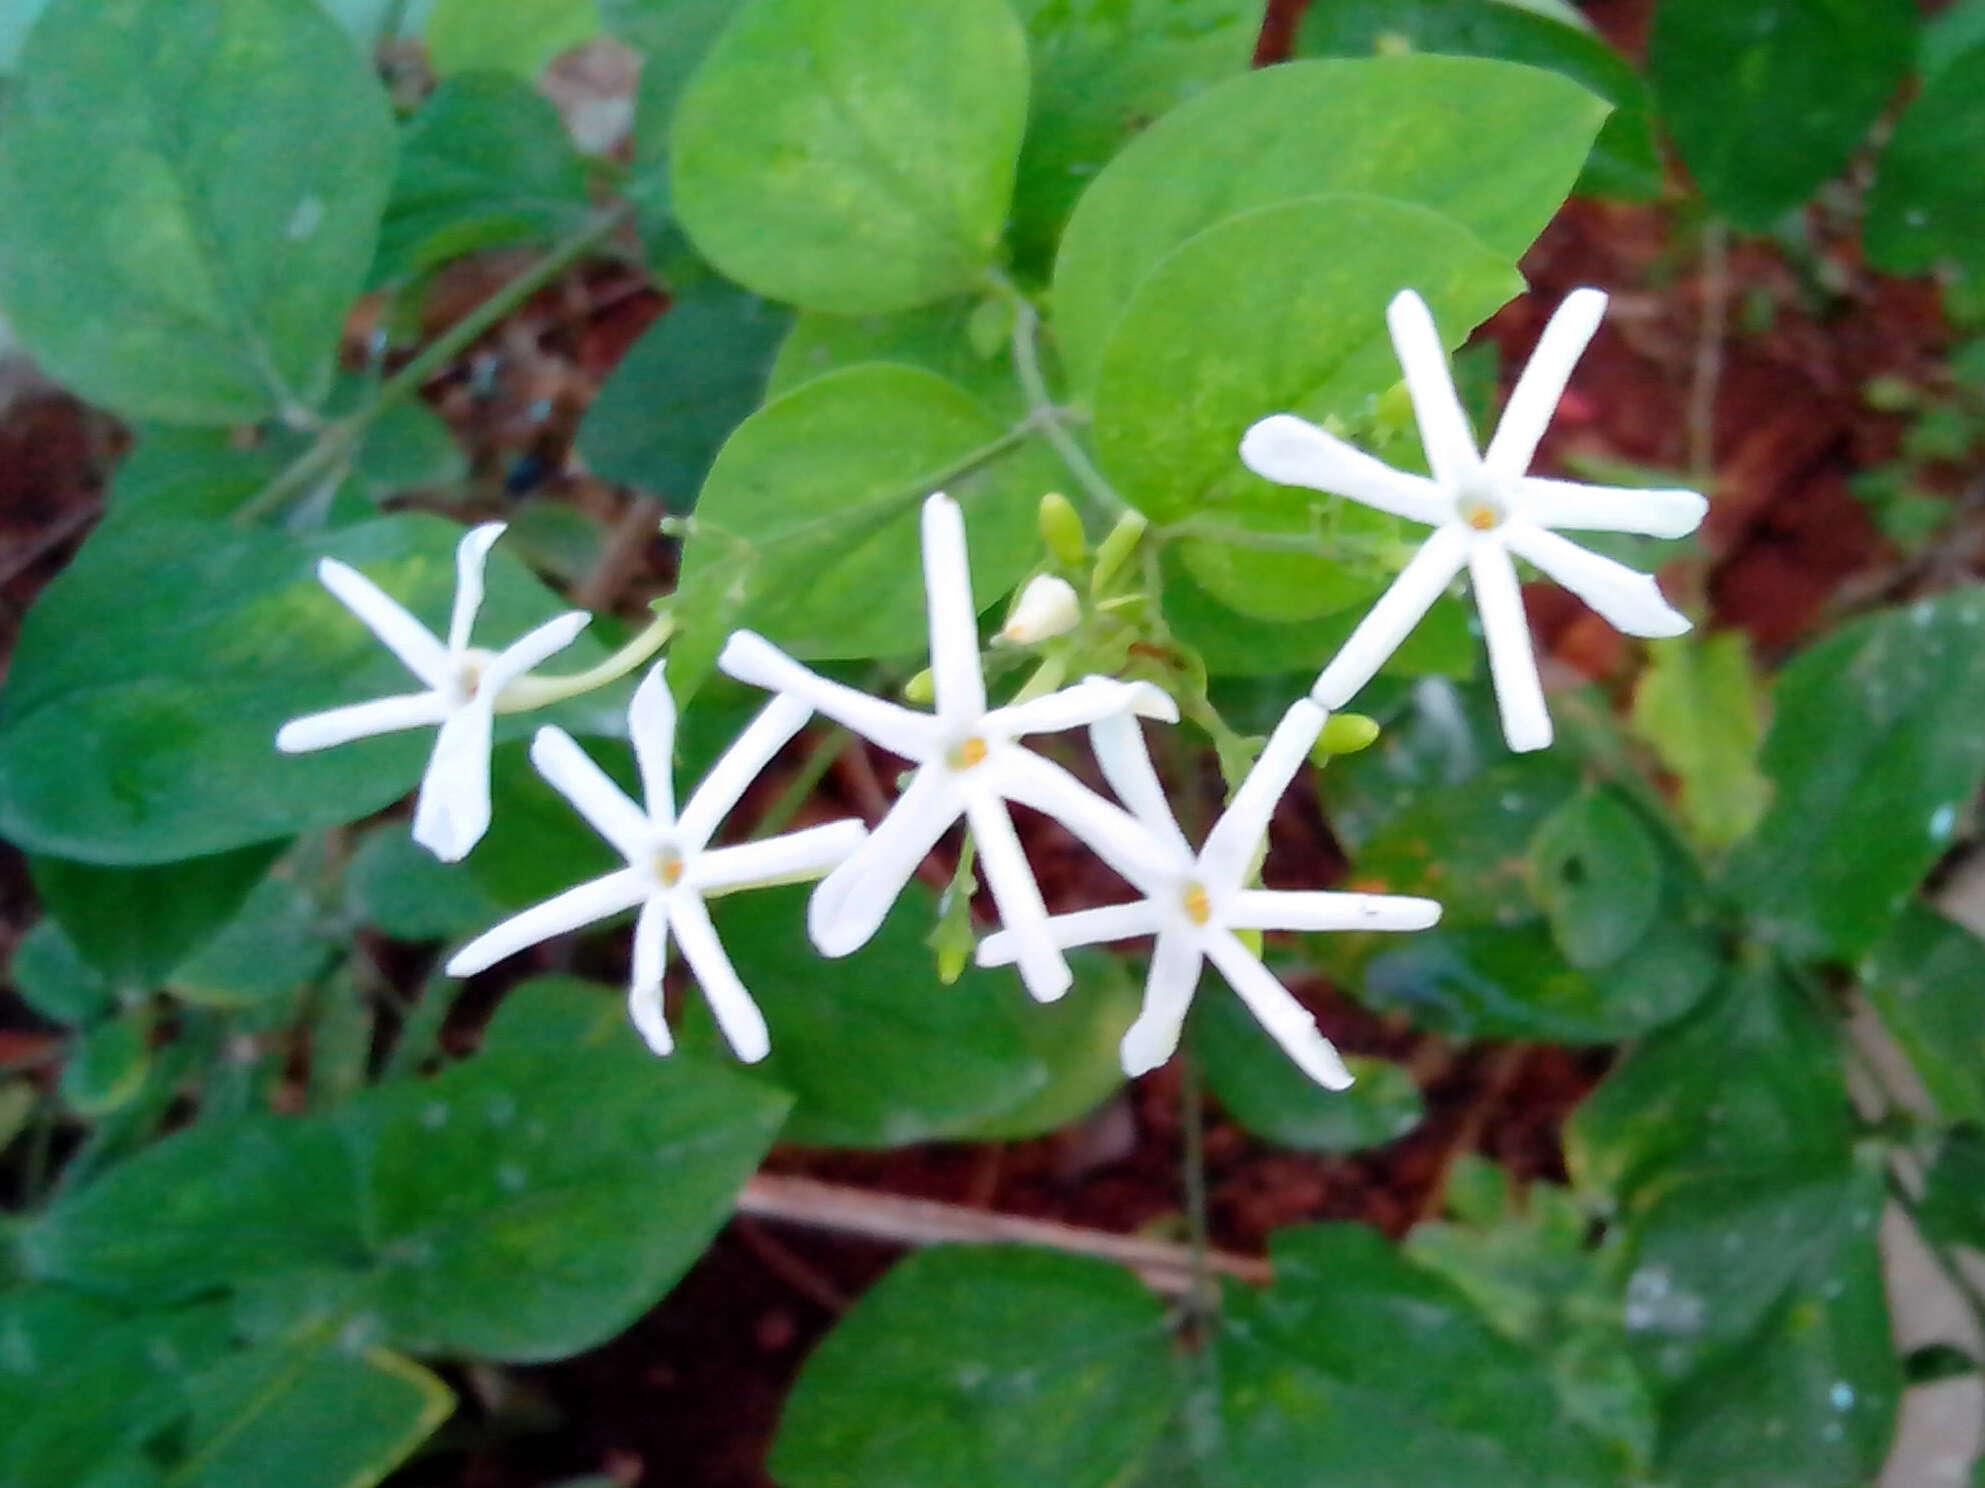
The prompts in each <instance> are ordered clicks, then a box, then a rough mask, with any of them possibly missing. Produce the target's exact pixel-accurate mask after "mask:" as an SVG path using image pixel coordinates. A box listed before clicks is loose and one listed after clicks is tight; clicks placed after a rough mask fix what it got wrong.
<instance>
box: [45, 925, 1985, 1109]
mask: <svg viewBox="0 0 1985 1488" xmlns="http://www.w3.org/2000/svg"><path fill="white" fill-rule="evenodd" d="M17 974H18V973H17ZM1860 982H1861V988H1862V990H1863V991H1864V992H1865V993H1866V994H1867V998H1868V1001H1869V1002H1870V1003H1871V1004H1872V1005H1873V1006H1874V1009H1875V1012H1876V1013H1877V1014H1878V1015H1879V1016H1880V1018H1881V1020H1882V1026H1883V1027H1884V1028H1886V1029H1887V1030H1888V1033H1889V1037H1890V1038H1892V1039H1894V1040H1895V1041H1896V1044H1897V1045H1898V1046H1899V1047H1900V1048H1901V1049H1902V1052H1903V1054H1904V1055H1905V1056H1906V1057H1907V1058H1908V1060H1909V1063H1910V1066H1911V1067H1912V1068H1913V1069H1914V1070H1915V1071H1916V1076H1917V1078H1918V1079H1920V1080H1921V1081H1922V1082H1923V1087H1924V1089H1925V1090H1927V1091H1928V1092H1929V1095H1930V1099H1931V1100H1932V1101H1933V1102H1935V1104H1936V1107H1937V1109H1938V1111H1939V1112H1941V1113H1942V1115H1943V1117H1944V1119H1945V1120H1947V1121H1976V1122H1981V1123H1985V942H1981V941H1980V940H1979V939H1978V937H1977V936H1976V935H1974V934H1972V933H1971V932H1970V931H1969V930H1967V929H1965V928H1964V927H1963V926H1962V925H1958V924H1955V923H1953V922H1952V921H1950V920H1947V919H1945V918H1944V917H1943V916H1942V915H1940V914H1938V913H1937V912H1936V911H1935V910H1933V909H1931V908H1930V907H1929V906H1928V905H1925V904H1920V903H1919V904H1912V905H1910V906H1909V907H1908V908H1906V909H1905V910H1903V912H1902V913H1901V914H1900V915H1899V916H1898V917H1897V918H1896V922H1895V925H1894V926H1893V928H1892V929H1891V930H1890V931H1889V934H1888V936H1887V938H1886V939H1884V940H1883V941H1882V943H1881V944H1880V945H1878V946H1876V947H1875V949H1874V950H1873V951H1872V952H1870V953H1869V954H1868V956H1867V957H1866V958H1865V959H1864V960H1863V961H1862V963H1861V968H1860Z"/></svg>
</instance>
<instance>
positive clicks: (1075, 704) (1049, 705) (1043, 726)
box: [986, 677, 1179, 739]
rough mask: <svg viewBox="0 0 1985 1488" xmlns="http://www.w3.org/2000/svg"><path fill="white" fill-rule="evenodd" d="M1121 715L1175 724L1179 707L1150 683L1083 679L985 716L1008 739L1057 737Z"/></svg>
mask: <svg viewBox="0 0 1985 1488" xmlns="http://www.w3.org/2000/svg"><path fill="white" fill-rule="evenodd" d="M1119 713H1134V714H1137V715H1139V716H1141V717H1144V718H1160V719H1163V720H1165V721H1166V722H1167V723H1176V722H1177V721H1178V716H1179V708H1178V704H1177V703H1176V702H1174V701H1173V700H1172V696H1171V694H1170V693H1168V692H1166V691H1165V690H1164V689H1163V688H1162V687H1158V686H1155V685H1153V684H1152V683H1149V682H1122V681H1119V680H1118V679H1117V678H1115V677H1084V678H1083V679H1082V680H1081V681H1080V682H1077V683H1075V684H1074V685H1073V686H1071V687H1064V688H1062V689H1061V691H1059V692H1051V693H1049V694H1048V695H1047V696H1046V697H1037V698H1030V699H1029V700H1028V701H1026V702H1024V703H1014V704H1013V705H1011V706H1010V707H1005V708H995V709H994V710H993V711H992V712H990V713H988V714H987V715H986V727H987V728H988V729H989V730H991V731H993V732H995V733H999V734H1004V735H1005V736H1006V737H1007V738H1009V739H1017V738H1020V737H1021V736H1023V735H1026V734H1056V733H1060V732H1061V731H1062V730H1063V729H1072V728H1081V727H1083V726H1084V725H1086V724H1091V723H1095V722H1096V721H1097V720H1098V719H1103V718H1111V717H1114V716H1116V715H1117V714H1119Z"/></svg>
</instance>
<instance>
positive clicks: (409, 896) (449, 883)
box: [345, 825, 503, 940]
mask: <svg viewBox="0 0 1985 1488" xmlns="http://www.w3.org/2000/svg"><path fill="white" fill-rule="evenodd" d="M345 893H346V899H347V902H348V904H349V906H350V909H351V913H352V914H353V915H354V916H355V917H357V918H358V919H361V920H364V921H365V922H366V923H367V924H370V925H372V926H373V927H374V928H375V929H377V930H378V931H379V933H380V934H382V935H388V936H391V937H392V938H393V939H395V940H445V939H447V938H448V937H450V936H455V935H467V934H468V933H470V932H471V931H480V930H483V929H486V928H487V927H489V926H490V925H493V924H495V923H496V922H497V921H498V920H499V919H501V918H502V917H503V906H502V905H500V904H498V903H497V902H496V900H494V899H493V898H491V897H490V896H489V895H487V894H485V893H483V892H482V890H481V888H480V887H479V886H478V883H477V878H476V875H474V874H473V873H468V872H464V871H463V870H462V868H461V867H459V866H458V865H456V864H452V863H442V862H438V861H437V860H436V859H435V857H434V854H432V853H430V852H429V851H428V850H427V849H426V848H424V847H422V846H420V845H419V844H418V843H416V842H415V841H414V840H413V839H412V838H411V837H409V836H408V835H407V834H406V832H405V830H404V829H403V828H401V827H400V826H398V825H394V826H388V827H380V828H377V829H376V830H374V831H371V832H368V833H367V834H366V835H365V840H364V841H362V842H361V843H360V844H359V848H358V851H357V852H356V853H354V854H353V855H352V861H351V866H350V867H349V868H347V869H346V870H345Z"/></svg>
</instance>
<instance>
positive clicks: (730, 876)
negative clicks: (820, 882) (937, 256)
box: [685, 817, 868, 898]
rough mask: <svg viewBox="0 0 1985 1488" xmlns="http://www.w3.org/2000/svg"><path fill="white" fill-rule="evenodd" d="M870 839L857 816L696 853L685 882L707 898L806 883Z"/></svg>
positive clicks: (841, 860)
mask: <svg viewBox="0 0 1985 1488" xmlns="http://www.w3.org/2000/svg"><path fill="white" fill-rule="evenodd" d="M867 836H868V828H866V827H864V826H863V825H862V824H861V823H860V822H858V821H856V820H855V819H854V818H853V817H850V818H848V819H847V820H846V821H835V822H825V823H823V824H821V825H820V826H817V827H807V828H804V829H803V830H801V831H798V832H784V833H781V834H780V835H779V836H777V837H765V838H761V839H760V840H759V841H757V842H740V843H738V844H737V845H736V846H735V847H719V848H716V849H713V850H712V851H710V852H706V853H698V854H697V855H696V856H695V857H693V858H691V859H690V860H689V871H688V873H687V874H686V875H685V880H686V882H687V883H688V884H689V885H690V886H691V887H692V888H694V889H695V890H696V891H697V892H698V893H699V894H702V895H704V896H705V897H706V898H708V897H711V896H714V895H717V894H726V893H729V892H731V891H732V890H734V889H752V888H760V887H763V886H765V885H767V884H780V883H806V882H808V881H809V880H812V879H816V878H818V877H820V875H821V874H823V873H825V872H827V871H828V870H829V869H830V868H833V867H835V866H837V865H839V864H841V863H845V862H846V861H847V860H848V859H849V858H850V857H852V856H853V855H854V853H855V851H856V850H857V849H858V848H860V847H861V845H862V842H863V840H864V839H865V838H866V837H867Z"/></svg>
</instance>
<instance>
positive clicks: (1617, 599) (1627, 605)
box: [1507, 523, 1689, 636]
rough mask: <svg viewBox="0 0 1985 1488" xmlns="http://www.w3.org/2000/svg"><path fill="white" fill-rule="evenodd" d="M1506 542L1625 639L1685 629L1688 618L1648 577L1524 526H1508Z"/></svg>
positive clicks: (1622, 564)
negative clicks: (1624, 633) (1596, 612)
mask: <svg viewBox="0 0 1985 1488" xmlns="http://www.w3.org/2000/svg"><path fill="white" fill-rule="evenodd" d="M1507 541H1508V543H1509V546H1510V550H1511V551H1512V552H1515V553H1518V554H1521V555H1522V556H1523V557H1525V558H1528V559H1529V560H1530V561H1531V562H1532V563H1534V564H1536V565H1537V567H1539V568H1540V569H1542V570H1543V571H1544V572H1545V573H1547V574H1549V575H1550V576H1551V577H1552V578H1554V579H1556V580H1557V581H1558V582H1559V583H1560V584H1563V585H1564V586H1565V588H1567V589H1569V590H1571V592H1572V593H1573V594H1576V595H1577V596H1578V597H1579V598H1580V599H1582V600H1584V601H1585V602H1586V603H1587V604H1589V605H1591V606H1592V608H1593V609H1595V610H1597V611H1598V612H1599V613H1600V614H1601V615H1603V616H1604V617H1605V618H1606V621H1607V623H1609V624H1610V625H1612V626H1613V627H1615V628H1616V629H1618V630H1623V631H1625V632H1626V633H1627V634H1628V635H1636V636H1678V635H1680V634H1681V633H1682V632H1683V631H1685V630H1687V629H1688V628H1689V617H1688V616H1687V615H1684V614H1683V613H1682V612H1681V611H1680V610H1678V609H1676V608H1675V607H1674V606H1673V605H1671V604H1669V603H1668V601H1667V600H1665V599H1663V598H1662V597H1661V586H1660V585H1659V584H1657V583H1656V582H1655V581H1654V577H1653V575H1651V574H1644V573H1641V572H1640V571H1639V570H1637V569H1632V568H1628V567H1627V566H1626V565H1625V564H1624V563H1615V562H1614V561H1613V560H1612V559H1611V558H1602V557H1601V556H1600V555H1599V554H1597V553H1594V552H1591V551H1590V550H1588V549H1585V548H1581V547H1580V546H1579V545H1578V544H1577V543H1575V542H1572V541H1571V540H1570V539H1569V538H1563V537H1559V536H1558V534H1557V533H1555V532H1546V531H1545V530H1544V529H1543V528H1541V527H1532V526H1530V525H1528V524H1527V523H1525V524H1521V525H1517V524H1512V525H1511V527H1510V529H1509V535H1508V538H1507Z"/></svg>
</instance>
